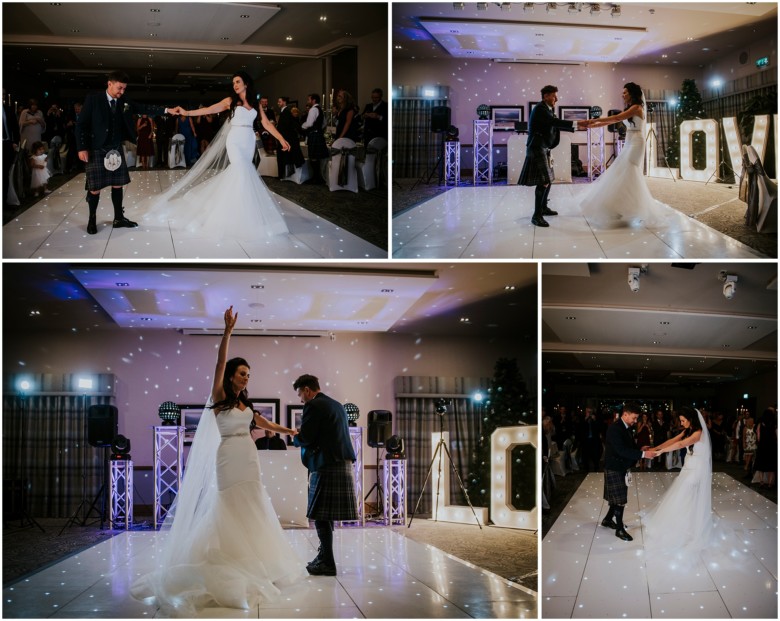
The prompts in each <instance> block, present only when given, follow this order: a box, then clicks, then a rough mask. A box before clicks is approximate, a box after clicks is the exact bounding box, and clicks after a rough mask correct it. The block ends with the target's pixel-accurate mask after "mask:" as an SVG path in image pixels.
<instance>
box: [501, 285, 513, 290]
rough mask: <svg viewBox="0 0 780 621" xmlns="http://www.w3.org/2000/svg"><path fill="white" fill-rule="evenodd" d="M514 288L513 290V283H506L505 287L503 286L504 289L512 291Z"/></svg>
mask: <svg viewBox="0 0 780 621" xmlns="http://www.w3.org/2000/svg"><path fill="white" fill-rule="evenodd" d="M514 290H515V286H514V285H507V286H506V287H504V291H514Z"/></svg>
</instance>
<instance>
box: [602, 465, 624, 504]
mask: <svg viewBox="0 0 780 621" xmlns="http://www.w3.org/2000/svg"><path fill="white" fill-rule="evenodd" d="M604 500H606V501H607V502H608V503H609V504H611V505H620V506H623V505H625V504H626V503H627V502H628V487H627V486H626V473H625V472H617V471H616V470H604Z"/></svg>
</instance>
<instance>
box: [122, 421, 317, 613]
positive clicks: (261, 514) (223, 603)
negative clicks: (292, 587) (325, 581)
mask: <svg viewBox="0 0 780 621" xmlns="http://www.w3.org/2000/svg"><path fill="white" fill-rule="evenodd" d="M202 416H203V417H212V418H216V426H217V428H218V433H216V434H215V431H214V430H213V421H206V423H207V425H205V426H206V427H208V426H209V425H211V426H212V427H211V430H210V431H209V432H208V433H210V434H211V435H216V437H215V438H209V437H204V435H205V434H202V433H201V428H200V427H201V426H199V428H198V434H196V436H195V440H194V442H198V441H200V440H203V444H204V445H208V444H209V441H210V440H216V441H215V442H213V444H214V445H215V446H216V457H215V459H216V471H215V474H216V476H215V477H214V478H213V480H209V478H208V477H205V479H204V480H203V481H201V480H200V477H201V476H202V475H201V473H200V472H199V471H198V469H197V466H196V465H194V466H193V472H192V473H191V472H190V464H189V463H188V464H187V468H186V469H185V473H184V478H185V483H184V485H183V486H182V492H181V495H182V496H183V495H184V494H185V493H186V494H189V497H188V498H187V500H188V501H189V502H190V504H194V505H196V507H197V508H193V509H191V511H194V512H195V513H190V514H189V515H188V514H187V511H186V510H187V507H186V506H185V505H186V503H180V504H179V506H178V507H177V508H176V510H177V511H178V510H180V509H183V510H184V511H183V512H182V515H181V516H179V515H176V516H175V517H174V520H173V527H172V529H171V533H170V536H169V539H168V541H166V543H165V549H164V551H163V553H162V555H161V559H160V563H159V568H158V569H157V570H156V571H154V572H152V573H149V574H146V575H144V576H142V577H141V578H139V579H138V580H137V581H136V582H135V583H134V584H133V586H132V594H133V596H134V597H136V598H138V599H146V600H147V601H150V602H153V603H155V604H157V605H158V606H160V608H161V609H162V611H163V613H164V614H168V615H175V616H193V615H194V614H195V613H196V611H198V610H201V609H203V608H207V607H208V608H214V607H218V608H244V609H247V608H250V607H253V606H255V605H257V603H258V602H260V601H265V600H269V599H272V598H274V597H276V596H277V595H279V593H280V591H279V587H283V586H286V585H289V584H292V583H294V582H296V581H297V580H299V579H300V578H303V577H304V576H305V575H306V572H305V570H304V562H303V561H302V560H301V559H300V558H299V557H298V555H297V554H296V553H295V551H294V550H293V549H292V547H291V545H290V543H289V542H288V541H287V539H286V537H285V535H284V531H283V530H282V527H281V526H280V524H279V520H278V518H277V516H276V511H274V508H273V505H272V504H271V500H270V498H269V497H268V493H267V492H266V491H265V488H264V487H263V484H262V482H261V480H260V464H259V461H258V458H257V448H256V447H255V444H254V442H253V441H252V439H251V437H250V435H249V423H250V421H251V420H252V416H253V413H252V409H251V408H246V409H245V410H243V411H241V410H240V409H239V408H233V409H232V410H227V411H223V412H220V413H219V414H218V415H216V416H215V414H214V412H213V410H210V409H206V410H204V412H203V415H202ZM194 446H195V445H194V444H193V447H194ZM212 452H213V451H212ZM190 457H192V454H191V455H190ZM210 459H212V460H213V459H214V457H213V455H212V457H210ZM209 470H213V464H212V466H211V468H210V469H209ZM190 474H192V476H193V477H194V478H195V479H196V480H193V481H187V476H189V475H190ZM188 483H189V486H188V487H186V488H185V486H186V485H187V484H188ZM201 486H205V487H206V488H210V487H212V488H216V489H215V490H213V491H214V493H213V494H212V497H211V498H210V497H209V490H208V489H206V490H202V489H199V488H200V487H201ZM193 496H194V498H193ZM180 500H184V498H181V499H180ZM177 502H178V500H177ZM180 517H181V520H179V518H180ZM149 598H154V599H149Z"/></svg>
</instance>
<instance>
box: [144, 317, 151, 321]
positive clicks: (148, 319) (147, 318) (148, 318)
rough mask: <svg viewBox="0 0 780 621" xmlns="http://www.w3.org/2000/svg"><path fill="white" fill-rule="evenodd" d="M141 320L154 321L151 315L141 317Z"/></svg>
mask: <svg viewBox="0 0 780 621" xmlns="http://www.w3.org/2000/svg"><path fill="white" fill-rule="evenodd" d="M141 321H152V318H151V317H141Z"/></svg>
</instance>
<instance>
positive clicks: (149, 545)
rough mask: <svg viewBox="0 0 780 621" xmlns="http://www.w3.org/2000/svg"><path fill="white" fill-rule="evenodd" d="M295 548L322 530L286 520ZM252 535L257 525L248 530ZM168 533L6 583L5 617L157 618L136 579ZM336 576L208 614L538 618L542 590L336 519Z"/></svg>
mask: <svg viewBox="0 0 780 621" xmlns="http://www.w3.org/2000/svg"><path fill="white" fill-rule="evenodd" d="M285 535H286V536H287V537H288V538H289V539H290V541H291V542H292V544H293V547H294V549H295V550H296V552H297V553H298V554H299V555H300V556H301V557H302V558H303V559H305V560H307V561H308V560H310V559H312V558H314V556H315V555H316V550H317V545H318V543H319V542H318V540H317V535H316V532H315V531H314V530H313V529H312V530H308V529H302V530H288V531H285ZM247 536H251V534H247ZM164 538H165V534H164V533H158V532H150V531H145V532H141V531H136V532H128V533H122V534H120V535H117V536H116V537H113V538H111V539H109V540H107V541H104V542H102V543H100V544H98V545H96V546H94V547H92V548H89V549H88V550H86V551H84V552H81V553H79V554H77V555H74V556H71V557H69V558H67V559H65V560H64V561H61V562H59V563H57V564H55V565H52V566H51V567H48V568H47V569H44V570H43V571H40V572H38V573H36V574H34V575H33V576H31V577H29V578H27V579H25V580H22V581H20V582H17V583H16V584H14V585H13V586H10V587H6V588H4V589H3V617H6V618H8V617H17V618H18V617H54V618H98V617H100V618H117V617H122V618H153V617H155V616H157V613H158V611H157V610H156V609H155V607H154V606H151V605H148V604H144V603H143V602H139V601H136V600H135V599H133V598H132V597H131V596H130V594H129V592H128V591H129V587H130V584H131V583H132V581H133V580H134V579H135V577H136V576H138V575H140V574H142V573H144V572H148V571H150V570H152V569H153V568H154V567H155V562H156V561H155V556H156V555H157V554H159V551H160V545H161V543H162V542H163V540H164ZM334 551H335V556H336V561H337V564H338V570H339V575H338V576H337V577H324V576H318V577H311V576H310V577H308V578H307V579H305V580H304V581H303V582H301V583H299V584H297V585H295V586H292V587H289V588H287V589H285V590H284V591H283V592H282V595H281V596H280V597H279V598H278V600H276V601H272V602H266V603H263V604H261V605H260V606H259V608H255V609H253V610H249V611H242V610H237V609H227V608H214V609H206V610H204V611H203V613H202V615H201V616H202V617H209V618H253V619H257V618H277V619H279V618H326V619H332V618H355V617H357V618H388V619H392V618H395V619H398V618H460V619H468V618H505V619H506V618H511V619H518V618H532V619H536V618H537V616H538V613H537V597H536V593H534V592H533V591H531V590H529V589H526V588H524V587H522V586H520V585H517V584H514V583H512V582H509V581H508V580H505V579H503V578H500V577H499V576H496V575H495V574H492V573H490V572H487V571H484V570H482V569H479V568H478V567H474V566H473V565H470V564H468V563H465V562H463V561H460V560H458V559H455V558H454V557H452V556H449V555H447V554H445V553H443V552H441V551H440V550H438V549H436V548H433V547H431V546H428V545H421V544H419V543H416V542H415V541H412V540H411V539H407V538H406V537H403V536H401V535H398V534H397V533H395V532H393V531H392V530H391V529H389V528H367V529H337V530H336V532H335V537H334Z"/></svg>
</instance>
